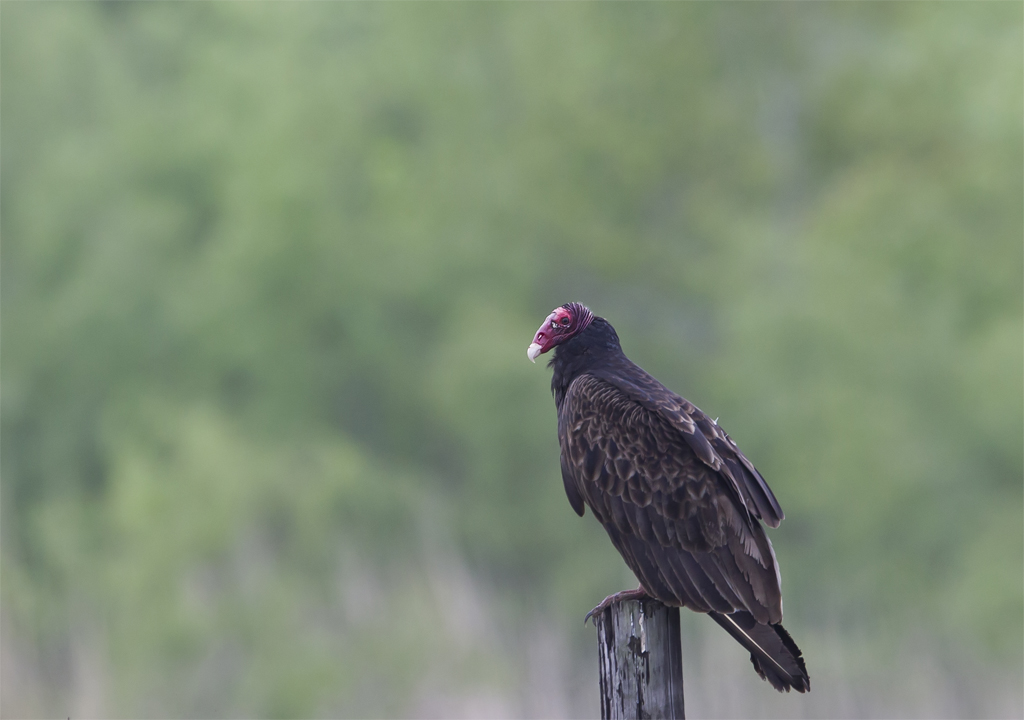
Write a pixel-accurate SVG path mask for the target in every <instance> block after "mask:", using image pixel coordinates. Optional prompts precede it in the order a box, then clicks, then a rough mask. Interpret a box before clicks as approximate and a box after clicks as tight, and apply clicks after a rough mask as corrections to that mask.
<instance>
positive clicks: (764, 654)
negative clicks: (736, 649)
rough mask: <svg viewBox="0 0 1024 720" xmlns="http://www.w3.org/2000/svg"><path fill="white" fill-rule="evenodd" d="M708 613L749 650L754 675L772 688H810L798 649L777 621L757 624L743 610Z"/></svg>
mask: <svg viewBox="0 0 1024 720" xmlns="http://www.w3.org/2000/svg"><path fill="white" fill-rule="evenodd" d="M708 615H710V616H711V617H712V619H714V621H715V622H717V623H718V624H719V625H721V626H722V627H723V628H725V630H726V632H728V633H729V634H730V635H732V636H733V637H734V638H735V639H736V640H737V641H738V642H739V644H740V645H742V646H743V647H745V648H746V649H747V650H749V651H750V662H752V663H753V664H754V669H755V670H757V674H758V675H760V676H761V677H762V678H763V679H765V680H767V681H768V682H770V683H771V684H772V687H774V688H775V689H776V690H778V691H779V692H782V691H783V690H785V691H786V692H789V691H790V689H793V690H796V691H797V692H807V691H808V690H810V689H811V678H810V676H809V675H808V674H807V666H806V665H804V658H803V655H802V654H801V652H800V648H798V647H797V646H796V643H795V642H793V638H791V637H790V636H789V633H788V632H786V629H785V628H783V627H782V625H781V624H775V625H765V624H762V623H758V622H757V621H756V620H755V619H754V616H753V615H751V614H750V613H748V612H745V611H740V612H734V613H730V614H729V615H723V614H721V613H716V612H710V613H708Z"/></svg>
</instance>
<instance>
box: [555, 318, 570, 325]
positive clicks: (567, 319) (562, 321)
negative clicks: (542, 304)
mask: <svg viewBox="0 0 1024 720" xmlns="http://www.w3.org/2000/svg"><path fill="white" fill-rule="evenodd" d="M558 322H560V323H562V325H568V324H569V318H567V317H564V318H562V319H561V320H559V321H558Z"/></svg>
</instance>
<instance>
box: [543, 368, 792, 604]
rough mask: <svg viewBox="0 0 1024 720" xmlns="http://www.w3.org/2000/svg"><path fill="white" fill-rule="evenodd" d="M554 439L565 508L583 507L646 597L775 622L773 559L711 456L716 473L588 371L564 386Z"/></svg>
mask: <svg viewBox="0 0 1024 720" xmlns="http://www.w3.org/2000/svg"><path fill="white" fill-rule="evenodd" d="M690 422H691V423H693V425H694V428H695V429H696V428H697V427H698V425H697V423H696V422H695V421H693V420H692V416H691V420H690ZM558 434H559V443H560V445H561V451H562V472H563V480H564V481H565V485H566V491H567V493H568V495H569V500H570V502H571V503H573V505H574V507H576V506H577V504H578V503H579V501H580V500H583V501H585V502H586V504H587V505H589V506H590V507H591V509H592V510H593V512H594V515H595V516H596V517H597V519H598V520H599V521H600V522H601V523H602V524H603V525H604V526H605V529H606V530H607V531H608V534H609V536H610V537H611V539H612V542H613V543H614V544H615V546H616V548H617V549H618V550H619V552H620V553H621V554H622V556H623V558H624V559H625V560H626V563H627V564H628V565H629V566H630V568H631V569H632V570H633V571H634V572H635V573H636V574H637V576H638V578H639V579H640V581H641V583H642V584H643V586H644V588H645V589H646V590H647V591H648V592H649V593H651V594H652V595H654V596H655V597H657V598H658V599H660V600H662V601H664V602H667V603H669V604H675V605H686V606H688V607H691V608H693V609H694V610H698V611H701V612H707V611H709V610H715V611H718V612H723V613H730V612H734V611H736V610H747V611H749V612H750V613H751V614H752V615H753V616H754V617H755V618H756V619H757V621H758V622H762V623H764V622H780V621H781V619H782V599H781V590H780V582H779V575H778V566H777V564H776V562H775V555H774V552H773V551H772V548H771V544H770V543H769V542H768V538H767V537H766V536H765V534H764V530H763V528H762V527H761V525H760V524H759V523H758V522H757V521H756V520H752V519H751V517H750V515H749V514H748V512H747V509H746V505H745V497H744V496H743V494H742V492H741V491H740V490H739V489H738V488H737V485H736V482H735V480H734V479H732V478H730V477H729V476H728V474H727V472H726V471H725V470H723V468H725V469H726V470H727V468H728V466H727V465H726V464H724V462H723V461H722V460H721V459H719V462H718V469H716V468H715V467H714V466H713V465H712V464H711V463H709V462H708V461H707V460H706V459H705V457H702V456H701V455H700V454H699V453H698V451H697V450H695V449H694V448H693V444H692V442H691V440H690V439H689V438H688V437H687V435H686V433H685V432H681V431H680V430H679V428H678V427H677V425H676V423H674V422H672V421H670V420H669V419H667V418H666V417H664V415H663V414H662V413H660V412H656V411H652V410H651V409H649V408H647V407H645V406H644V405H642V404H640V403H639V402H637V401H635V400H634V399H632V398H631V397H630V396H629V395H627V394H626V393H624V392H623V391H622V390H620V389H619V388H617V387H616V386H615V385H612V384H611V383H609V382H606V381H604V380H602V379H600V378H598V377H595V376H594V375H590V374H584V375H580V376H579V377H577V378H576V379H575V380H573V382H572V384H571V385H570V386H569V388H568V391H567V392H566V396H565V399H564V401H563V403H562V406H561V409H560V412H559V421H558ZM702 437H703V435H702ZM716 457H719V458H720V456H717V455H716ZM578 511H579V509H578Z"/></svg>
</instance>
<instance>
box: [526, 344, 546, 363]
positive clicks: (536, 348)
mask: <svg viewBox="0 0 1024 720" xmlns="http://www.w3.org/2000/svg"><path fill="white" fill-rule="evenodd" d="M542 350H543V348H542V347H541V346H540V343H530V347H528V348H526V357H528V358H530V362H532V363H535V362H537V356H538V355H540V354H541V351H542Z"/></svg>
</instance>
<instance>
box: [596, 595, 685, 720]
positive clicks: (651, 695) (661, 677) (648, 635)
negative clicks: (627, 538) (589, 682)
mask: <svg viewBox="0 0 1024 720" xmlns="http://www.w3.org/2000/svg"><path fill="white" fill-rule="evenodd" d="M596 624H597V646H598V663H599V666H600V674H601V718H602V720H641V718H674V719H677V720H683V719H684V718H685V717H686V715H685V713H684V711H683V652H682V648H681V647H680V640H679V608H675V607H666V606H664V605H662V604H661V603H660V602H658V601H657V600H624V601H620V602H616V603H612V604H611V605H610V606H609V607H608V608H607V609H605V611H604V612H602V613H601V614H600V615H599V616H598V618H597V623H596Z"/></svg>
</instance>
